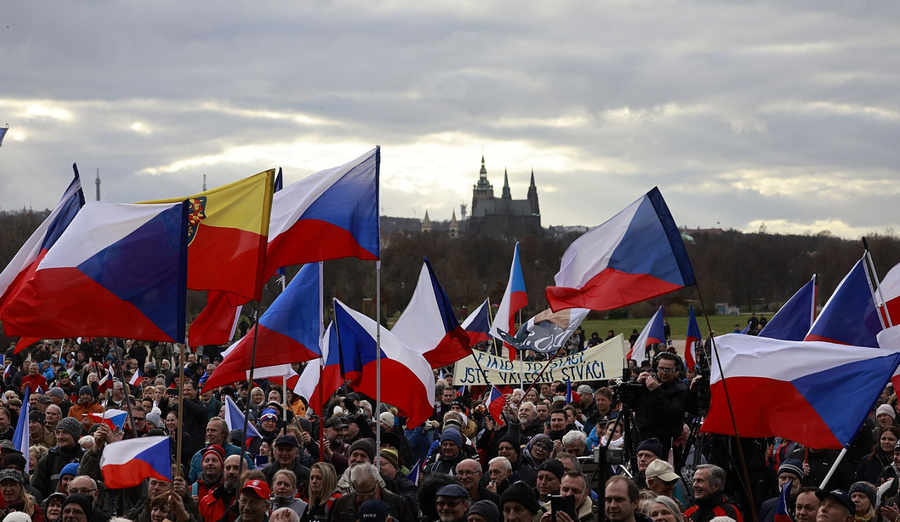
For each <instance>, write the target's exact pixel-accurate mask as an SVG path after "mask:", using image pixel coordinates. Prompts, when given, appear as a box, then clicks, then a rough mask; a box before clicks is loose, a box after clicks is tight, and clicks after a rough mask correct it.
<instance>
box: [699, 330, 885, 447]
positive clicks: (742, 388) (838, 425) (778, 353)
mask: <svg viewBox="0 0 900 522" xmlns="http://www.w3.org/2000/svg"><path fill="white" fill-rule="evenodd" d="M716 347H717V353H718V355H717V356H718V357H719V358H720V360H719V362H718V363H717V362H715V361H713V362H712V363H711V364H710V368H711V370H712V375H711V377H710V391H711V394H712V400H711V404H710V409H709V415H708V416H707V418H706V421H705V422H704V424H703V431H705V432H707V433H721V434H727V435H734V427H733V426H732V423H731V414H730V413H729V408H728V404H727V403H726V400H725V393H724V387H725V386H726V385H727V386H728V394H729V397H730V398H731V407H732V410H733V412H734V417H735V419H734V420H735V423H736V424H737V429H738V432H739V433H740V435H741V437H747V438H763V437H783V438H785V439H789V440H792V441H795V442H797V443H800V444H803V445H804V446H807V447H810V448H823V449H825V448H833V449H839V448H842V447H844V446H846V445H848V444H850V442H851V441H852V440H853V437H854V436H855V435H856V432H857V431H858V430H859V427H860V426H861V425H862V423H863V421H864V420H865V418H866V417H867V416H868V415H869V413H870V411H871V408H872V405H873V404H875V401H876V400H877V399H878V396H879V394H881V391H882V390H884V387H885V385H886V384H887V382H888V380H889V379H890V378H891V375H892V374H893V373H894V370H895V369H896V368H897V366H898V364H900V352H897V351H889V350H884V349H872V348H864V347H859V348H857V349H853V350H848V349H847V347H846V346H842V345H837V344H834V343H829V342H818V341H799V342H797V341H782V340H780V339H768V338H765V337H757V336H750V335H740V334H728V335H723V336H720V337H717V338H716ZM713 356H714V357H716V355H715V353H714V354H713ZM719 363H720V364H721V367H722V371H721V372H720V371H719ZM723 375H724V376H723Z"/></svg>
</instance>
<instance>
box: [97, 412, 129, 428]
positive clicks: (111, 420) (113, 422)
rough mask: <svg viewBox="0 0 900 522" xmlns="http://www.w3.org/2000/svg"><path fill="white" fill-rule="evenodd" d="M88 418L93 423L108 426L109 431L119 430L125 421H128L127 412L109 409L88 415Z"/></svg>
mask: <svg viewBox="0 0 900 522" xmlns="http://www.w3.org/2000/svg"><path fill="white" fill-rule="evenodd" d="M88 417H90V418H91V419H92V420H93V421H94V422H99V423H101V424H106V425H107V426H109V429H111V430H113V431H116V430H121V429H122V427H123V426H125V421H126V420H128V412H127V411H124V410H117V409H115V408H109V409H107V410H106V411H104V412H103V413H88Z"/></svg>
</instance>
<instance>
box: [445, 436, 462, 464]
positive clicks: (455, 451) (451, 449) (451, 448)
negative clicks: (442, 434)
mask: <svg viewBox="0 0 900 522" xmlns="http://www.w3.org/2000/svg"><path fill="white" fill-rule="evenodd" d="M457 455H459V446H457V445H456V443H455V442H451V441H449V440H445V441H444V442H442V443H441V456H442V457H444V458H445V459H448V460H452V459H455V458H456V456H457Z"/></svg>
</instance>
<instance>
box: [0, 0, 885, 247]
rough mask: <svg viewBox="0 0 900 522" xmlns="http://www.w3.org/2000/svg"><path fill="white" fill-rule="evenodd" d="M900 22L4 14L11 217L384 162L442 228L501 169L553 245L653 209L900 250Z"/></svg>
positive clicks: (38, 6)
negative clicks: (66, 204)
mask: <svg viewBox="0 0 900 522" xmlns="http://www.w3.org/2000/svg"><path fill="white" fill-rule="evenodd" d="M898 21H900V3H898V2H893V1H888V0H884V1H869V2H867V1H859V2H832V1H820V0H816V1H806V2H783V1H773V2H724V1H719V2H690V1H652V2H647V1H641V0H628V1H620V2H610V1H584V2H570V1H562V0H554V1H549V2H527V1H521V0H519V1H506V0H499V1H498V0H488V1H485V0H481V1H459V0H457V1H454V2H429V1H423V0H395V1H371V0H366V1H352V0H347V1H316V0H312V1H286V0H281V1H254V2H226V1H217V2H212V1H192V2H184V1H136V0H115V1H109V0H67V1H65V2H4V4H3V7H2V9H0V71H2V74H0V77H2V84H0V85H2V87H0V125H3V124H4V123H7V122H8V123H9V126H10V130H9V133H8V135H7V136H6V139H5V141H4V143H3V147H2V148H0V209H4V210H10V209H20V208H22V207H32V208H35V209H39V208H40V209H42V208H46V207H52V206H53V205H55V203H56V201H57V200H58V199H59V197H60V195H61V194H62V192H63V190H64V189H65V187H66V185H67V184H68V182H69V180H70V178H71V164H72V163H73V162H77V163H78V166H79V168H80V170H81V174H82V177H83V178H84V181H85V193H86V195H87V197H88V199H89V200H93V199H94V184H93V179H94V177H95V175H96V169H97V168H99V169H100V176H101V179H102V185H101V187H102V197H103V199H106V200H112V201H121V202H130V201H138V200H144V199H152V198H158V197H172V196H179V195H187V194H190V193H193V192H197V191H199V190H200V188H201V184H202V176H203V174H206V175H207V178H208V185H209V187H213V186H216V185H220V184H223V183H227V182H230V181H233V180H236V179H239V178H242V177H245V176H249V175H251V174H254V173H256V172H259V171H262V170H265V169H267V168H271V167H283V168H284V173H285V176H286V180H285V182H286V183H289V182H291V181H295V180H297V179H300V178H302V177H304V176H307V175H309V174H310V173H313V172H316V171H318V170H322V169H324V168H328V167H333V166H337V165H339V164H342V163H344V162H346V161H349V160H352V159H354V158H356V157H357V156H359V155H361V154H363V153H364V152H366V151H368V150H370V149H371V148H373V147H374V146H375V145H381V147H382V171H381V172H382V185H381V199H382V204H381V205H382V207H383V214H386V215H390V216H403V217H413V216H416V217H419V218H421V217H422V216H423V215H424V212H425V210H426V209H427V210H428V212H429V215H430V217H431V218H432V219H436V220H441V219H449V217H450V213H451V210H453V209H456V211H457V215H458V213H459V204H460V203H466V204H471V197H472V185H473V184H474V183H475V181H476V180H477V178H478V170H479V168H480V160H481V155H482V153H483V154H484V156H485V159H486V162H487V169H488V178H489V179H490V181H491V182H493V184H494V186H495V192H496V193H497V195H499V193H500V187H501V185H502V183H503V171H504V169H507V170H508V172H509V176H510V184H511V187H512V194H513V197H514V198H517V199H521V198H524V197H525V194H526V191H527V186H528V178H529V174H530V172H531V169H532V168H533V169H534V175H535V180H536V182H537V185H538V190H539V195H540V203H541V213H542V222H543V224H544V225H545V226H549V225H589V226H593V225H596V224H599V223H601V222H603V221H605V220H606V219H608V218H609V217H610V216H611V215H613V214H614V213H615V212H617V211H619V210H621V209H622V208H623V207H624V206H625V205H627V204H628V203H630V202H631V201H633V200H634V199H636V198H637V197H639V196H640V195H641V194H643V193H646V192H647V191H648V190H650V189H651V188H652V187H653V186H655V185H658V186H659V187H660V190H661V191H662V193H663V195H664V196H665V198H666V200H667V202H668V204H669V206H670V208H671V209H672V213H673V215H674V217H675V220H676V222H677V223H678V224H679V225H683V226H688V227H691V228H693V227H715V226H720V227H722V228H734V229H739V230H744V231H756V230H758V229H759V228H760V225H761V224H762V223H765V226H766V228H767V230H768V231H769V232H797V233H818V232H820V231H823V230H829V231H831V232H832V233H834V234H837V235H840V236H844V237H848V238H855V237H858V236H859V235H863V234H870V233H872V232H882V233H883V232H885V231H886V230H887V229H889V228H890V229H893V230H896V231H898V232H900V210H898V208H900V30H898V25H897V24H898Z"/></svg>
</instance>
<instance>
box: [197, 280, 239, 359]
mask: <svg viewBox="0 0 900 522" xmlns="http://www.w3.org/2000/svg"><path fill="white" fill-rule="evenodd" d="M231 299H233V296H232V298H229V294H228V293H227V292H218V291H214V290H210V291H209V293H208V294H207V295H206V306H205V307H204V308H203V310H201V311H200V314H198V315H197V317H196V318H194V320H193V321H191V327H190V329H189V330H188V341H189V343H190V345H191V346H202V345H204V344H226V343H230V342H231V341H232V340H233V339H234V332H235V331H236V330H237V325H238V321H239V320H240V318H241V310H243V308H244V306H243V305H236V306H235V305H233V304H231Z"/></svg>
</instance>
